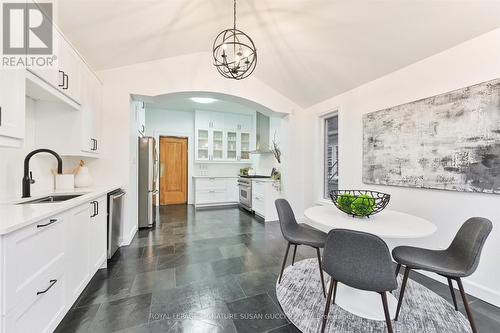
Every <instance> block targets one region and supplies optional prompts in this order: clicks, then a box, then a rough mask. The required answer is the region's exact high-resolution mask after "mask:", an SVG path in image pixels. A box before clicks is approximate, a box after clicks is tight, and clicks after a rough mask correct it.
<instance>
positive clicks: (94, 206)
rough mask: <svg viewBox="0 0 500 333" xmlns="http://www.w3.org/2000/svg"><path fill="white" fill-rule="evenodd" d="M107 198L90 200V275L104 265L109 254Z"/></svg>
mask: <svg viewBox="0 0 500 333" xmlns="http://www.w3.org/2000/svg"><path fill="white" fill-rule="evenodd" d="M106 199H107V198H106V197H105V196H103V197H100V198H99V199H97V200H94V201H91V202H90V211H91V212H90V213H91V214H90V225H89V268H90V275H91V276H92V275H94V274H95V272H97V270H98V269H99V268H100V267H101V266H102V263H103V262H105V261H106V256H107V200H106Z"/></svg>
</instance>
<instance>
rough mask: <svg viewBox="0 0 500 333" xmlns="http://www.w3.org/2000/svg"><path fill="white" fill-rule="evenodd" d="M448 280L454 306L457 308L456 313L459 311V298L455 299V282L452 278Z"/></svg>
mask: <svg viewBox="0 0 500 333" xmlns="http://www.w3.org/2000/svg"><path fill="white" fill-rule="evenodd" d="M447 279H448V287H450V293H451V298H452V299H453V306H455V311H458V306H457V298H456V297H455V290H453V282H452V281H451V279H450V278H447Z"/></svg>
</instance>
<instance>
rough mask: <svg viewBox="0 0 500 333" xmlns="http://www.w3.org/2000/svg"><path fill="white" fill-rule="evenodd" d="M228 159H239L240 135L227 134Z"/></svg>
mask: <svg viewBox="0 0 500 333" xmlns="http://www.w3.org/2000/svg"><path fill="white" fill-rule="evenodd" d="M226 138H227V142H226V158H227V159H228V160H231V161H236V160H237V159H238V133H237V132H227V136H226Z"/></svg>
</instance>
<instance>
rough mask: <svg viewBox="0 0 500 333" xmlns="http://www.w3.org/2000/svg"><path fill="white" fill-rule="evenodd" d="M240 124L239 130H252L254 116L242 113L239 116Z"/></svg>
mask: <svg viewBox="0 0 500 333" xmlns="http://www.w3.org/2000/svg"><path fill="white" fill-rule="evenodd" d="M238 120H239V126H238V130H240V131H242V132H248V133H250V132H252V129H253V117H252V116H247V115H240V116H239V118H238Z"/></svg>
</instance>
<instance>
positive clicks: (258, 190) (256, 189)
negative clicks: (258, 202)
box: [252, 181, 266, 197]
mask: <svg viewBox="0 0 500 333" xmlns="http://www.w3.org/2000/svg"><path fill="white" fill-rule="evenodd" d="M252 193H255V194H256V195H258V196H261V197H264V194H265V193H266V183H264V182H259V181H253V182H252Z"/></svg>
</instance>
